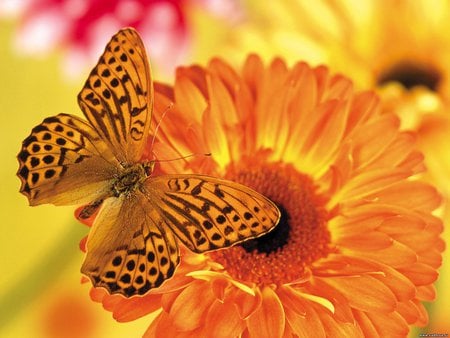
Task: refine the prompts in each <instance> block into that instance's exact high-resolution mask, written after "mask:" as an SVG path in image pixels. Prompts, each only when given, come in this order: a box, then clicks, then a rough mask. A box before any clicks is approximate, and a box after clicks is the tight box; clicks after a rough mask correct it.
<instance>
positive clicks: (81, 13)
mask: <svg viewBox="0 0 450 338" xmlns="http://www.w3.org/2000/svg"><path fill="white" fill-rule="evenodd" d="M188 2H189V1H179V0H98V1H89V0H81V1H78V0H75V1H74V0H43V1H42V0H27V1H22V2H21V6H18V7H17V8H16V9H15V10H16V12H17V14H20V26H19V29H18V32H17V35H16V41H15V43H16V48H17V50H19V51H20V52H21V53H28V54H30V55H38V54H48V53H49V52H50V51H53V50H55V49H57V48H60V47H63V48H64V49H65V52H66V57H65V58H64V67H63V68H64V70H65V71H66V72H68V74H69V75H72V76H78V75H79V74H80V71H81V70H85V69H89V68H90V66H91V64H92V63H94V62H95V61H96V60H97V59H98V56H99V55H100V54H101V52H102V51H103V49H104V47H105V45H106V42H107V41H108V39H109V38H110V37H111V36H112V35H113V34H114V33H115V32H117V31H118V30H119V29H120V28H123V27H127V26H132V27H135V28H136V29H137V30H139V32H140V34H141V35H142V37H143V39H144V41H145V42H146V43H147V45H148V46H149V48H150V51H151V55H152V62H153V63H154V66H155V67H154V68H155V70H156V72H157V73H159V74H168V73H170V72H171V71H172V69H173V67H174V66H175V65H176V64H177V63H178V62H180V61H181V60H183V58H185V57H186V55H187V52H188V46H189V39H190V32H189V27H188V26H187V23H186V9H185V6H186V5H187V3H188ZM4 6H5V5H4ZM5 7H6V6H5ZM3 12H4V13H5V12H6V8H4V10H3ZM0 14H1V12H0Z"/></svg>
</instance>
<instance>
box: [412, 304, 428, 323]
mask: <svg viewBox="0 0 450 338" xmlns="http://www.w3.org/2000/svg"><path fill="white" fill-rule="evenodd" d="M413 302H414V304H416V306H417V309H418V310H419V312H420V317H419V319H417V321H416V323H415V325H417V326H421V327H423V326H425V325H427V324H428V321H429V318H428V311H427V309H425V306H423V304H422V303H421V302H420V301H419V300H417V299H415V300H414V301H413Z"/></svg>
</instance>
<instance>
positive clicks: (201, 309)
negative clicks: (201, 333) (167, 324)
mask: <svg viewBox="0 0 450 338" xmlns="http://www.w3.org/2000/svg"><path fill="white" fill-rule="evenodd" d="M207 284H208V283H207V282H203V281H197V282H195V283H192V284H191V285H189V286H188V287H187V288H186V289H184V290H183V291H182V292H181V293H180V295H179V296H178V297H177V299H176V300H175V302H174V303H173V305H172V307H171V308H170V313H169V315H170V320H171V321H172V322H173V324H174V325H175V327H176V328H177V329H178V330H179V331H192V330H194V329H196V328H198V327H200V325H201V324H202V323H203V322H204V320H205V316H204V315H205V312H206V311H207V310H208V308H209V307H210V306H211V304H212V303H213V302H214V301H215V297H214V295H213V293H212V292H211V289H210V288H208V287H206V286H207Z"/></svg>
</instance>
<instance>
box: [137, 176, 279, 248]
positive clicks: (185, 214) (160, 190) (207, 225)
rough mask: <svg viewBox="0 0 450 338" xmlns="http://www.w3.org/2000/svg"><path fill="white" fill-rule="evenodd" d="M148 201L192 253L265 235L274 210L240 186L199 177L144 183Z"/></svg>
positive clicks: (273, 220)
mask: <svg viewBox="0 0 450 338" xmlns="http://www.w3.org/2000/svg"><path fill="white" fill-rule="evenodd" d="M145 194H146V196H147V198H148V199H149V202H150V203H151V204H152V205H154V206H155V208H156V209H157V210H158V211H159V213H160V214H161V217H163V218H164V219H165V220H167V224H168V226H169V227H170V229H171V230H172V231H173V232H174V233H175V234H176V235H177V237H178V238H179V239H180V240H181V241H182V242H183V243H184V244H185V245H186V246H187V247H188V248H189V249H190V250H192V251H194V252H205V251H210V250H215V249H220V248H224V247H228V246H231V245H234V244H236V243H239V242H242V241H244V240H247V239H250V238H255V237H258V236H261V235H263V234H265V233H267V232H269V231H270V230H271V229H272V228H273V227H274V226H275V225H276V224H277V222H278V220H279V217H280V214H279V210H278V208H277V207H276V206H275V204H273V203H272V202H271V201H270V200H268V199H267V198H265V197H264V196H262V195H261V194H259V193H257V192H256V191H254V190H251V189H249V188H247V187H245V186H243V185H241V184H238V183H235V182H231V181H226V180H222V179H218V178H213V177H210V176H202V175H162V176H157V177H150V178H149V179H148V180H147V182H146V183H145Z"/></svg>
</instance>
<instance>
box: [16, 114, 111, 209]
mask: <svg viewBox="0 0 450 338" xmlns="http://www.w3.org/2000/svg"><path fill="white" fill-rule="evenodd" d="M17 158H18V160H19V170H18V172H17V175H18V176H19V178H20V180H21V182H22V185H21V188H20V191H21V192H22V193H23V194H24V195H25V196H27V197H28V200H29V201H30V204H31V205H37V204H42V203H52V204H55V205H68V204H78V203H87V202H90V201H92V200H93V199H94V198H97V197H98V196H100V195H102V194H103V193H105V192H106V190H107V189H106V185H107V182H108V181H109V180H110V179H111V178H112V176H113V175H114V173H115V172H116V171H117V169H116V165H118V163H117V161H116V160H115V158H114V156H113V154H112V153H111V152H110V151H109V149H108V147H107V146H106V144H105V143H104V142H103V141H102V140H101V139H100V137H99V136H98V134H97V133H96V131H95V130H94V129H93V128H92V127H91V126H90V125H89V124H87V123H86V122H84V121H83V120H81V119H79V118H78V117H76V116H72V115H68V114H59V115H57V116H54V117H49V118H46V119H45V120H44V121H43V122H42V123H41V124H39V125H38V126H36V127H34V128H33V130H32V132H31V134H30V136H28V137H27V138H26V139H25V140H24V141H23V143H22V149H21V151H20V153H19V155H18V156H17Z"/></svg>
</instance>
